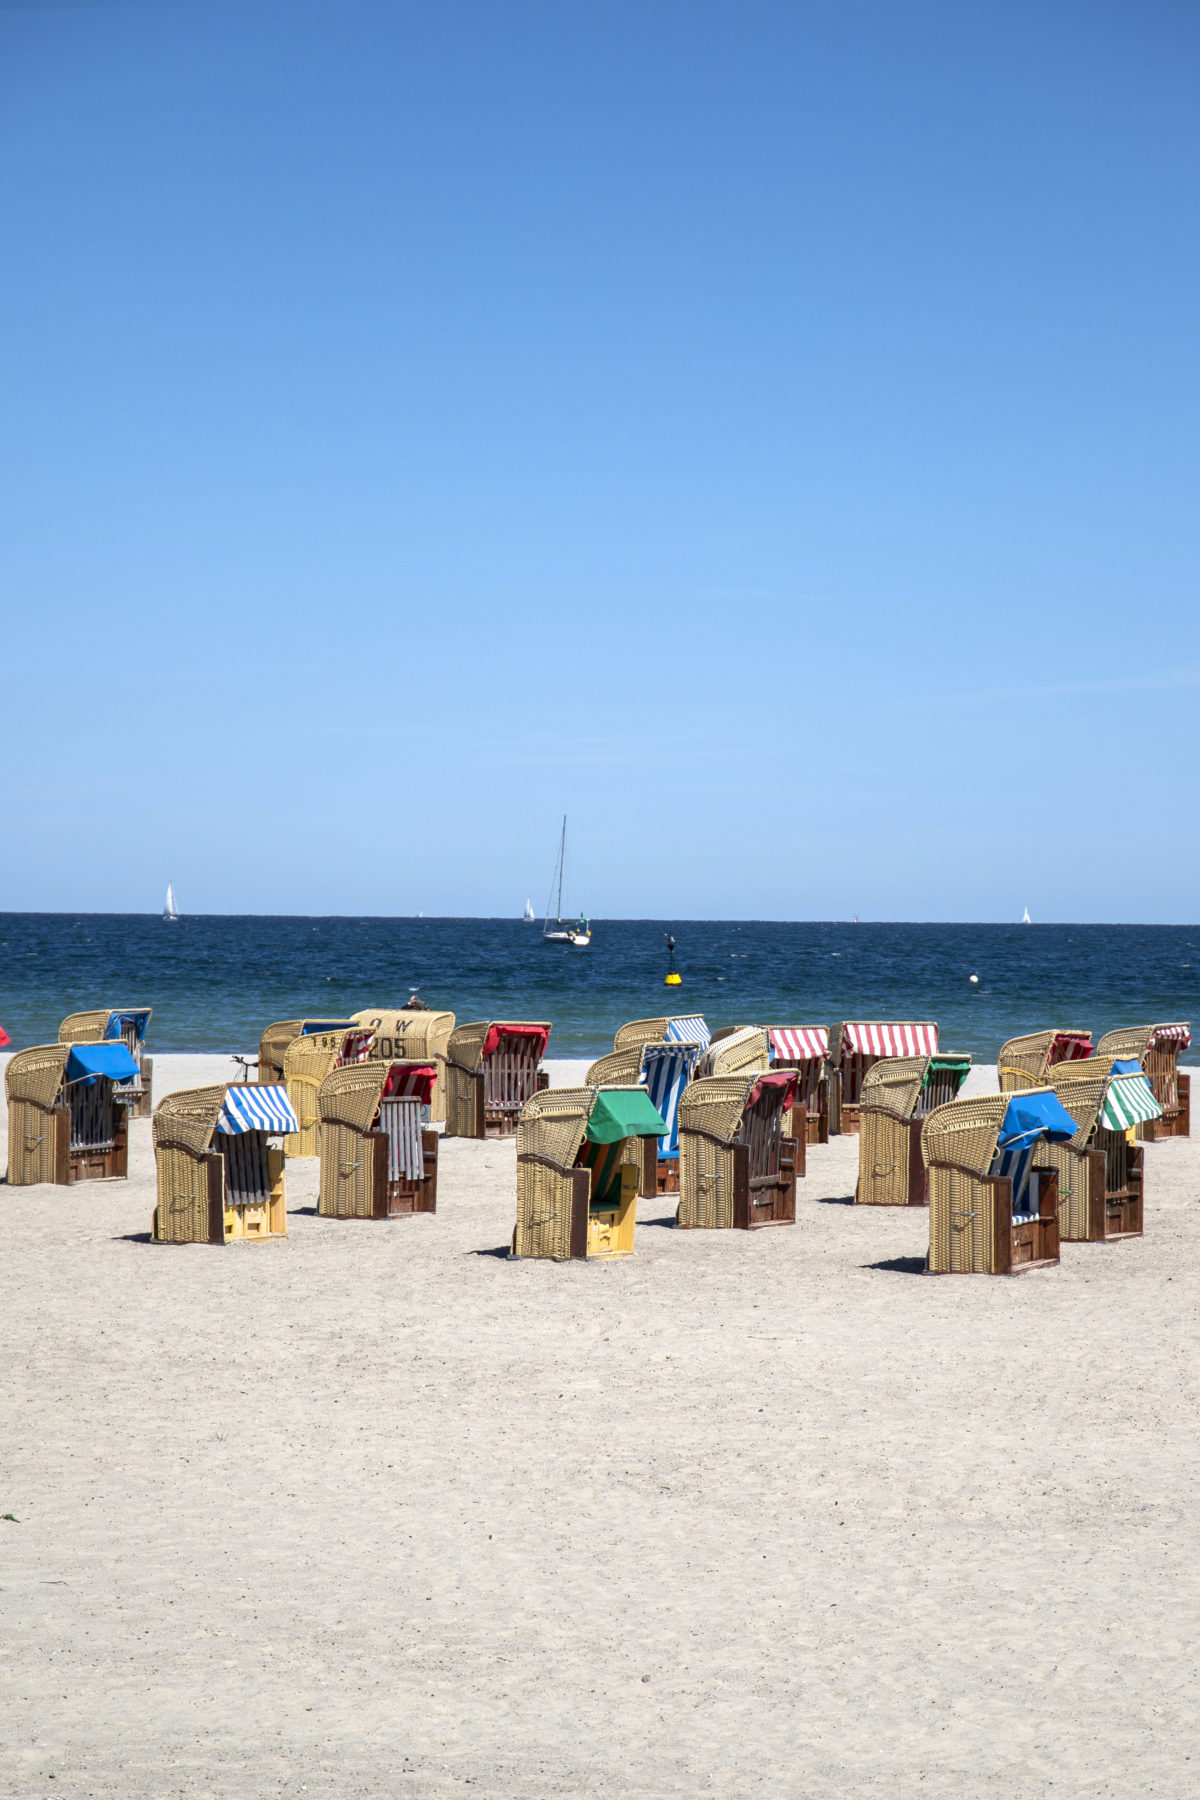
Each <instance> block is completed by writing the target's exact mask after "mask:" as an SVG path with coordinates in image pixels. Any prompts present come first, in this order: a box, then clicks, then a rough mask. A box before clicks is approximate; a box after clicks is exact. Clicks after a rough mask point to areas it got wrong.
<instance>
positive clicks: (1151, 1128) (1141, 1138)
mask: <svg viewBox="0 0 1200 1800" xmlns="http://www.w3.org/2000/svg"><path fill="white" fill-rule="evenodd" d="M1177 1079H1178V1082H1179V1104H1178V1105H1177V1106H1164V1108H1163V1116H1162V1118H1161V1119H1147V1120H1146V1122H1145V1123H1144V1124H1143V1125H1139V1126H1138V1133H1137V1134H1138V1142H1139V1144H1161V1143H1163V1142H1164V1140H1165V1139H1167V1138H1173V1137H1191V1135H1192V1081H1191V1077H1190V1075H1180V1076H1178V1077H1177Z"/></svg>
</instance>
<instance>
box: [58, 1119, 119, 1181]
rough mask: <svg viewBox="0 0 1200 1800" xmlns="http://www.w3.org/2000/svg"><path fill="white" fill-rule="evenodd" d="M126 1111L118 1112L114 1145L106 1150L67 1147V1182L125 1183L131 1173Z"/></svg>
mask: <svg viewBox="0 0 1200 1800" xmlns="http://www.w3.org/2000/svg"><path fill="white" fill-rule="evenodd" d="M124 1115H125V1109H124V1107H121V1108H120V1109H119V1111H118V1120H119V1123H118V1125H117V1128H116V1131H115V1132H114V1134H113V1141H112V1144H111V1145H110V1146H109V1148H108V1149H106V1150H89V1149H72V1148H71V1147H70V1144H69V1143H68V1147H67V1181H68V1183H71V1184H73V1183H75V1182H76V1181H124V1179H125V1177H126V1176H127V1175H128V1173H129V1127H128V1125H127V1124H126V1123H125V1116H124Z"/></svg>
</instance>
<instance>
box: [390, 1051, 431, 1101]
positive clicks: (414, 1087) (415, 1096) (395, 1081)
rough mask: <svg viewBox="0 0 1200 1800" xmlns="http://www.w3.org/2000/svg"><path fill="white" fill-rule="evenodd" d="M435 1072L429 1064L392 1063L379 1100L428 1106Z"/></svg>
mask: <svg viewBox="0 0 1200 1800" xmlns="http://www.w3.org/2000/svg"><path fill="white" fill-rule="evenodd" d="M436 1080H437V1070H436V1069H435V1068H434V1067H433V1065H432V1064H431V1063H402V1062H398V1063H393V1064H392V1066H391V1068H390V1069H389V1070H388V1072H387V1080H386V1081H385V1082H384V1084H383V1092H382V1094H380V1096H379V1098H380V1099H381V1100H419V1101H420V1102H421V1105H422V1106H428V1105H429V1098H430V1095H431V1094H432V1093H433V1084H434V1082H435V1081H436Z"/></svg>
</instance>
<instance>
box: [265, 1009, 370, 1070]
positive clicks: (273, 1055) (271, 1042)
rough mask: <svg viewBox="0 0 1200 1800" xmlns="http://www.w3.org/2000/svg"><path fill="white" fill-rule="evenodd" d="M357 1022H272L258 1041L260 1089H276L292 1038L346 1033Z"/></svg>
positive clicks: (293, 1020) (320, 1020)
mask: <svg viewBox="0 0 1200 1800" xmlns="http://www.w3.org/2000/svg"><path fill="white" fill-rule="evenodd" d="M357 1023H358V1020H357V1019H276V1021H275V1023H274V1024H273V1025H268V1026H267V1029H266V1030H265V1031H264V1032H263V1034H262V1037H261V1038H260V1039H259V1041H258V1074H257V1075H256V1077H255V1079H256V1080H257V1081H258V1082H260V1083H261V1084H262V1085H263V1086H264V1087H278V1085H279V1083H280V1082H281V1081H282V1080H283V1079H284V1072H283V1058H284V1052H285V1051H286V1050H287V1047H288V1045H289V1044H290V1043H292V1041H293V1040H294V1039H295V1038H298V1037H312V1036H313V1035H314V1033H316V1032H318V1031H349V1030H350V1029H351V1028H352V1027H353V1026H354V1025H356V1024H357Z"/></svg>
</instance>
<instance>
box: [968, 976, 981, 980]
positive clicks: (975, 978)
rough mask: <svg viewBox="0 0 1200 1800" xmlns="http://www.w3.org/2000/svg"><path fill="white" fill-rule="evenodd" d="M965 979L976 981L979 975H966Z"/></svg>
mask: <svg viewBox="0 0 1200 1800" xmlns="http://www.w3.org/2000/svg"><path fill="white" fill-rule="evenodd" d="M967 980H968V981H978V980H979V977H978V975H968V976H967Z"/></svg>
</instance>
